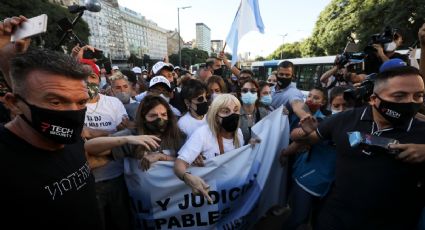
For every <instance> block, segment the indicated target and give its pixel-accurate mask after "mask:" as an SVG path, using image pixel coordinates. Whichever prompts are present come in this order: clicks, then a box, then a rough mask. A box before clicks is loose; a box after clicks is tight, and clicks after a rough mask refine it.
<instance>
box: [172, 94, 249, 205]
mask: <svg viewBox="0 0 425 230" xmlns="http://www.w3.org/2000/svg"><path fill="white" fill-rule="evenodd" d="M240 108H241V104H240V102H239V100H238V99H237V98H236V97H235V96H233V95H231V94H221V95H218V96H217V97H216V98H215V99H214V101H213V102H212V104H211V107H210V109H209V111H208V113H207V124H206V125H204V126H202V127H199V128H198V129H197V130H196V131H195V132H194V133H193V134H192V135H191V136H190V138H189V139H188V140H187V142H186V143H185V144H184V145H183V147H182V148H181V149H180V151H179V152H178V158H177V159H176V161H175V164H174V173H175V174H176V176H177V177H178V178H180V179H181V180H182V181H184V182H185V183H186V184H187V185H189V186H190V187H191V188H192V190H193V192H194V193H198V194H199V193H201V194H203V195H204V196H205V197H206V198H207V199H208V200H209V201H212V200H211V198H210V197H209V196H208V188H209V186H208V185H207V184H206V183H205V182H204V181H203V180H202V179H201V178H200V177H198V176H195V175H192V174H190V172H189V171H187V168H188V167H189V165H191V164H192V163H193V162H194V161H195V159H197V158H198V156H199V155H201V156H202V158H203V159H210V158H213V157H216V156H218V155H220V154H224V153H226V152H229V151H231V150H234V149H237V148H239V147H240V146H242V145H243V140H244V139H243V135H242V131H241V130H240V129H239V116H240Z"/></svg>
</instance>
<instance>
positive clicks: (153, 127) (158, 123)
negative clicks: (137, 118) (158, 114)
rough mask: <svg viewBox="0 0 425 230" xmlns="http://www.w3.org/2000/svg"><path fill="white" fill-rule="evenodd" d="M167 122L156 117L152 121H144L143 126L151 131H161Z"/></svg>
mask: <svg viewBox="0 0 425 230" xmlns="http://www.w3.org/2000/svg"><path fill="white" fill-rule="evenodd" d="M167 124H168V120H163V119H161V118H157V119H156V120H154V121H149V122H148V121H147V122H146V123H145V126H146V128H147V129H148V130H149V131H150V132H151V133H163V132H164V131H165V128H167Z"/></svg>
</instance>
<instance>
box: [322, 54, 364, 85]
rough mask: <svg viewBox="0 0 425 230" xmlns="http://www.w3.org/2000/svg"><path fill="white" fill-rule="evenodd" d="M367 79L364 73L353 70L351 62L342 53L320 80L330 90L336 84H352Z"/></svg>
mask: <svg viewBox="0 0 425 230" xmlns="http://www.w3.org/2000/svg"><path fill="white" fill-rule="evenodd" d="M364 79H365V75H364V74H356V73H354V71H352V68H351V63H350V62H349V60H348V59H347V58H346V57H345V56H344V54H342V55H337V57H336V58H335V62H334V66H333V67H332V68H331V69H329V70H328V71H326V72H325V73H323V74H322V76H321V77H320V82H322V84H323V87H325V88H326V89H327V90H328V91H330V90H331V89H332V88H334V87H335V86H352V85H353V84H355V83H359V82H361V81H363V80H364Z"/></svg>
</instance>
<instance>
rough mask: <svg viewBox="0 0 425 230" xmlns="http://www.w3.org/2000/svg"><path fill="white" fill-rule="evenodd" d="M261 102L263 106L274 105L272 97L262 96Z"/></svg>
mask: <svg viewBox="0 0 425 230" xmlns="http://www.w3.org/2000/svg"><path fill="white" fill-rule="evenodd" d="M260 102H261V103H263V105H271V104H272V95H270V94H269V95H266V96H262V97H261V99H260Z"/></svg>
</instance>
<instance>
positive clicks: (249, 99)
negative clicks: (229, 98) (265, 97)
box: [241, 92, 257, 105]
mask: <svg viewBox="0 0 425 230" xmlns="http://www.w3.org/2000/svg"><path fill="white" fill-rule="evenodd" d="M241 100H242V103H244V104H246V105H252V104H255V102H256V101H257V93H251V92H248V93H242V94H241Z"/></svg>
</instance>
